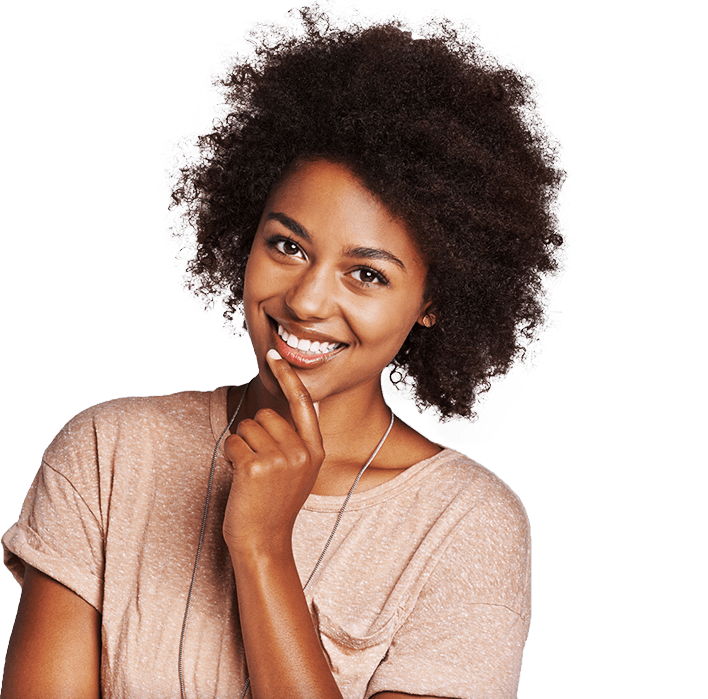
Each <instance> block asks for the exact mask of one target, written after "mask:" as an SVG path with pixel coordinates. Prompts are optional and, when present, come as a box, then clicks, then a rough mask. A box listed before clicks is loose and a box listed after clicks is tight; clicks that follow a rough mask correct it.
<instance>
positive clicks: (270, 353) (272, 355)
mask: <svg viewBox="0 0 708 699" xmlns="http://www.w3.org/2000/svg"><path fill="white" fill-rule="evenodd" d="M266 356H267V357H270V358H271V359H282V357H281V356H280V355H279V354H278V350H274V349H269V350H268V354H267V355H266Z"/></svg>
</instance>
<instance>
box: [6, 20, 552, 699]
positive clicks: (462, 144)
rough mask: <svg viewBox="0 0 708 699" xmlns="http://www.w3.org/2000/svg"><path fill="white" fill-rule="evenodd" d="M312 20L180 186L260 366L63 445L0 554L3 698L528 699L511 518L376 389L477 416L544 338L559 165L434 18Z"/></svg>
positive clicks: (506, 75)
mask: <svg viewBox="0 0 708 699" xmlns="http://www.w3.org/2000/svg"><path fill="white" fill-rule="evenodd" d="M303 19H304V25H305V32H304V35H303V36H300V37H287V36H283V35H279V36H278V37H277V38H278V40H277V41H273V40H272V38H266V40H265V41H264V42H263V44H262V45H261V47H260V48H259V50H258V52H257V55H256V58H255V59H254V61H253V62H251V63H240V64H238V65H236V66H235V68H234V69H233V71H232V72H231V73H230V75H229V76H228V77H227V78H226V80H225V81H224V85H225V86H226V90H227V96H228V100H229V105H230V114H229V116H228V118H226V119H224V120H223V122H221V123H220V124H218V125H217V126H216V128H215V130H214V132H213V133H211V134H209V135H208V136H205V137H204V138H203V139H202V140H201V144H200V145H201V149H202V150H201V152H202V157H201V160H200V161H199V162H197V163H195V164H194V165H193V166H191V167H189V168H187V169H185V170H184V171H183V172H182V174H181V178H180V181H179V183H178V185H177V187H176V189H175V192H174V199H175V202H176V203H177V204H179V205H182V206H183V207H184V208H185V214H186V220H187V221H188V222H189V224H191V226H193V228H194V229H196V232H197V252H196V256H195V258H194V260H193V262H192V263H191V267H190V270H191V273H192V275H193V279H194V284H195V288H196V289H198V290H199V291H200V292H201V293H204V294H207V295H215V294H219V293H224V294H225V297H226V304H227V307H228V309H229V313H230V315H231V316H233V314H234V313H235V312H236V310H237V309H242V310H243V314H244V317H245V325H246V328H247V330H248V333H249V336H250V339H251V342H252V344H253V348H254V351H255V354H256V357H257V360H258V375H257V376H256V377H254V379H253V380H252V381H251V382H250V383H249V384H247V385H245V386H238V387H224V388H220V389H217V390H216V391H214V392H213V393H208V394H204V393H196V392H187V393H180V394H176V395H172V396H165V397H155V398H132V399H130V398H129V399H120V400H116V401H112V402H109V403H105V404H103V405H99V406H96V407H94V408H91V409H89V410H87V411H85V412H84V413H81V414H80V415H78V416H77V417H76V418H74V419H73V420H72V421H71V422H70V423H69V424H68V425H67V426H66V427H65V428H64V430H62V432H61V433H60V434H59V435H58V436H57V438H56V439H55V441H54V442H53V443H52V444H51V445H50V447H49V448H48V450H47V452H46V453H45V457H44V459H43V463H42V466H41V468H40V471H39V473H38V475H37V478H36V480H35V482H34V484H33V486H32V489H31V491H30V494H29V495H28V497H27V500H26V502H25V505H24V507H23V510H22V513H21V516H20V519H19V521H18V523H17V524H16V525H14V526H13V527H12V528H11V529H10V531H8V532H7V534H6V535H5V537H4V538H3V544H4V546H5V549H6V563H7V565H8V566H9V568H10V569H11V570H12V572H13V573H14V574H15V576H16V577H17V578H18V580H20V581H21V582H23V592H22V598H21V602H20V608H19V611H18V616H17V622H16V625H15V629H14V632H13V636H12V639H11V642H10V647H9V651H8V659H7V663H6V668H5V676H4V683H3V690H2V697H3V699H11V698H15V697H22V698H23V699H28V698H32V697H48V696H51V697H64V696H66V697H72V698H78V699H83V698H89V697H90V698H92V699H95V698H96V697H99V696H103V697H104V699H109V698H111V699H112V698H118V697H120V698H125V699H127V698H138V697H139V698H140V699H153V698H155V699H157V698H158V697H160V698H163V697H177V696H180V694H181V695H182V696H186V697H220V698H225V697H241V696H248V695H250V696H252V697H254V698H259V699H264V698H265V699H272V698H273V697H289V698H290V697H293V698H295V697H308V698H311V697H318V698H325V697H347V698H349V697H351V698H352V699H353V698H355V697H356V698H363V697H372V696H373V697H378V698H379V699H381V698H387V699H393V698H396V697H406V696H411V695H413V696H423V697H460V698H464V697H469V698H470V699H471V698H472V697H474V698H477V697H500V698H501V697H514V696H515V695H516V687H517V684H518V677H519V670H520V665H521V653H522V649H523V644H524V641H525V638H526V634H527V630H528V623H529V533H528V524H527V520H526V516H525V513H524V510H523V507H522V506H521V504H520V503H519V501H518V500H517V499H516V497H515V496H514V494H513V493H512V492H511V491H510V490H509V489H508V488H507V487H506V486H505V485H504V484H503V483H501V482H500V481H499V480H498V479H497V478H496V477H495V476H493V475H492V474H491V473H490V472H488V471H486V470H485V469H483V468H482V467H481V466H479V465H478V464H476V463H475V462H474V461H471V460H470V459H468V458H467V457H465V456H463V455H461V454H459V453H457V452H454V451H452V450H449V449H445V448H443V447H441V446H440V445H437V444H434V443H432V442H431V441H429V440H428V439H426V438H425V437H424V436H423V435H421V434H418V433H417V432H416V431H415V430H413V429H411V428H410V427H409V426H408V425H406V424H404V423H403V422H402V421H400V420H399V419H397V418H395V416H394V415H393V414H392V412H391V410H390V409H389V408H388V406H387V405H386V404H385V402H384V399H383V395H382V391H381V376H382V373H383V372H384V370H385V369H386V368H387V367H391V368H392V371H391V377H392V378H393V379H394V381H399V380H401V379H402V377H404V376H407V377H408V380H409V381H410V383H411V384H412V385H413V387H414V389H415V392H416V398H417V401H418V403H419V405H420V406H422V407H432V408H435V409H437V410H438V411H439V413H440V415H441V416H442V417H443V418H446V417H450V416H454V415H463V416H470V415H471V414H472V406H473V403H474V400H475V397H476V395H477V393H478V392H479V391H480V390H485V389H486V388H487V387H488V385H489V379H490V378H491V377H492V376H494V375H498V374H501V373H504V372H505V371H506V370H508V368H509V367H510V365H511V363H512V362H513V360H514V359H515V358H516V357H517V356H518V355H519V354H520V353H521V352H522V350H523V344H524V341H525V340H527V339H528V338H529V337H531V336H532V334H533V332H534V330H535V328H536V327H537V326H538V325H539V323H540V321H541V319H542V305H541V300H540V291H541V288H540V281H541V277H542V275H543V274H544V273H547V272H551V271H553V270H554V269H555V267H556V261H555V257H554V255H555V250H556V248H557V247H558V246H559V245H560V243H561V238H560V236H559V235H558V233H557V231H556V224H555V219H554V217H553V214H552V209H551V206H552V202H553V195H554V194H555V192H556V191H557V188H558V187H559V185H560V182H561V179H562V175H561V172H560V171H559V170H558V169H557V167H556V166H555V162H554V156H553V149H552V147H551V145H550V144H549V141H548V139H547V138H546V137H545V136H544V132H543V130H542V128H541V127H540V125H539V124H538V122H537V121H536V120H535V119H534V118H533V115H532V113H531V112H530V110H529V105H530V104H531V102H530V97H529V94H530V93H529V87H528V84H527V82H526V81H525V80H524V79H523V78H522V77H520V76H518V75H517V74H515V73H514V72H512V71H510V70H508V69H505V68H502V67H499V66H498V65H496V64H495V62H494V61H493V60H492V59H490V58H489V57H487V56H485V55H484V54H482V52H481V50H480V49H479V48H478V47H477V46H475V45H474V44H473V43H470V42H466V41H464V40H462V39H458V37H457V36H456V35H455V33H454V32H453V31H452V30H451V29H450V28H449V27H448V26H446V25H445V24H442V25H440V26H439V27H437V29H436V30H435V32H436V33H432V34H430V35H428V36H427V37H426V38H421V39H417V38H414V37H413V36H412V35H411V34H410V33H408V32H406V31H403V30H402V29H401V28H400V27H399V26H398V25H396V24H389V25H383V26H375V27H370V28H367V29H359V28H354V29H351V30H348V31H340V30H336V29H331V28H329V26H328V25H327V22H326V18H322V17H320V16H317V15H316V14H315V13H312V12H304V13H303ZM325 27H326V28H325Z"/></svg>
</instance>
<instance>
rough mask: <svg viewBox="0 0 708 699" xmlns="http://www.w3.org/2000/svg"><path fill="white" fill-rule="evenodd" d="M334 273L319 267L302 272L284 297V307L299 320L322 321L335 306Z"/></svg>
mask: <svg viewBox="0 0 708 699" xmlns="http://www.w3.org/2000/svg"><path fill="white" fill-rule="evenodd" d="M335 285H336V280H335V278H334V273H333V272H332V271H331V270H327V268H326V267H324V266H320V265H312V266H309V267H308V268H307V269H304V270H302V272H301V273H300V274H299V275H298V277H297V278H296V279H295V280H294V282H293V285H292V286H291V287H290V289H289V290H288V292H287V293H286V295H285V305H286V306H287V307H288V308H289V309H290V310H291V311H292V313H293V315H294V316H296V317H297V318H299V319H300V320H323V319H325V318H328V317H329V316H331V314H332V312H333V310H334V308H335V306H336V301H335V293H336V292H335V288H334V287H335Z"/></svg>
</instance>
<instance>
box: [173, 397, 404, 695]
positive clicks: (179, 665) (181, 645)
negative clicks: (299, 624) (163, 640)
mask: <svg viewBox="0 0 708 699" xmlns="http://www.w3.org/2000/svg"><path fill="white" fill-rule="evenodd" d="M248 386H250V383H249V384H248V385H247V386H246V388H245V389H244V391H243V394H242V395H241V400H239V402H238V405H237V406H236V410H235V411H234V414H233V415H232V416H231V419H230V420H229V424H228V425H226V428H225V429H224V431H223V432H222V433H221V436H220V437H219V439H218V440H217V442H216V447H214V456H213V457H212V459H211V470H210V471H209V482H208V484H207V492H206V497H205V499H204V513H203V515H202V526H201V530H200V532H199V543H198V544H197V553H196V554H195V556H194V569H193V570H192V581H191V583H190V584H189V594H188V595H187V604H186V605H185V609H184V619H183V621H182V633H181V634H180V639H179V658H178V662H177V672H178V674H179V687H180V692H181V695H182V699H186V698H187V693H186V690H185V686H184V674H183V667H182V657H183V652H184V639H185V636H186V633H187V618H188V616H189V607H190V605H191V603H192V593H193V591H194V582H195V580H196V579H197V565H198V564H199V556H200V554H201V551H202V544H203V543H204V532H205V531H206V522H207V513H208V512H209V501H210V500H211V488H212V485H213V483H214V471H215V468H216V457H217V454H218V453H219V446H220V445H221V442H222V441H223V440H224V437H225V436H226V435H227V433H228V431H229V430H230V429H231V425H233V423H234V420H235V419H236V416H237V415H238V411H239V410H241V405H242V403H243V399H244V398H245V397H246V391H248ZM394 419H395V418H394V414H393V410H392V411H391V421H390V422H389V423H388V427H387V428H386V432H385V433H384V436H383V437H381V441H380V442H379V443H378V444H377V445H376V448H375V449H374V451H373V453H372V454H371V456H370V457H369V458H368V460H367V462H366V463H365V464H364V465H363V466H362V467H361V469H360V470H359V473H358V474H357V476H356V478H355V479H354V482H353V483H352V487H351V488H349V492H348V493H347V496H346V497H345V498H344V502H343V503H342V507H341V508H340V509H339V514H338V515H337V519H336V521H335V523H334V526H333V527H332V531H331V532H330V533H329V537H328V538H327V542H326V543H325V545H324V548H323V549H322V553H321V554H320V557H319V558H318V559H317V563H315V567H314V568H313V569H312V572H311V573H310V577H309V578H308V579H307V582H306V583H305V584H304V585H303V587H302V590H303V592H304V591H305V590H306V589H307V586H308V585H309V584H310V583H311V582H312V579H313V578H314V577H315V573H316V572H317V570H318V569H319V567H320V565H321V564H322V561H323V560H324V557H325V554H326V553H327V549H329V545H330V544H331V543H332V540H333V539H334V535H335V533H336V531H337V527H339V523H340V522H341V521H342V517H343V515H344V510H345V509H346V507H347V505H348V504H349V500H351V497H352V495H353V494H354V488H356V486H357V484H358V483H359V480H360V479H361V477H362V476H363V475H364V471H366V469H367V468H368V467H369V464H370V463H371V462H372V461H373V460H374V458H376V455H377V454H378V453H379V450H380V449H381V447H382V446H383V444H384V442H385V441H386V437H388V435H389V432H391V428H392V427H393V422H394ZM250 686H251V678H250V677H247V678H246V684H245V685H244V687H243V690H242V691H241V694H240V696H239V699H243V698H244V697H245V696H246V692H247V691H248V688H249V687H250Z"/></svg>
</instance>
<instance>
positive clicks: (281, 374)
mask: <svg viewBox="0 0 708 699" xmlns="http://www.w3.org/2000/svg"><path fill="white" fill-rule="evenodd" d="M266 361H267V362H268V366H269V367H270V370H271V371H272V372H273V376H275V379H276V381H277V382H278V383H279V384H280V388H281V389H282V391H283V395H284V396H285V399H286V400H287V401H288V405H289V406H290V415H291V416H292V418H293V424H294V425H295V429H296V430H297V432H298V434H299V435H300V437H302V439H303V440H304V441H305V442H306V443H307V444H308V445H311V446H316V447H321V446H322V435H321V433H320V424H319V419H318V415H317V408H316V407H315V404H314V403H313V402H312V397H311V396H310V392H309V391H308V390H307V389H306V388H305V384H303V383H302V380H301V379H300V377H299V376H298V375H297V374H296V373H295V369H293V368H292V367H291V366H290V364H288V363H287V362H286V361H285V360H284V359H283V358H282V357H281V356H280V355H279V354H278V352H277V351H276V350H274V349H270V350H268V353H267V354H266Z"/></svg>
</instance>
